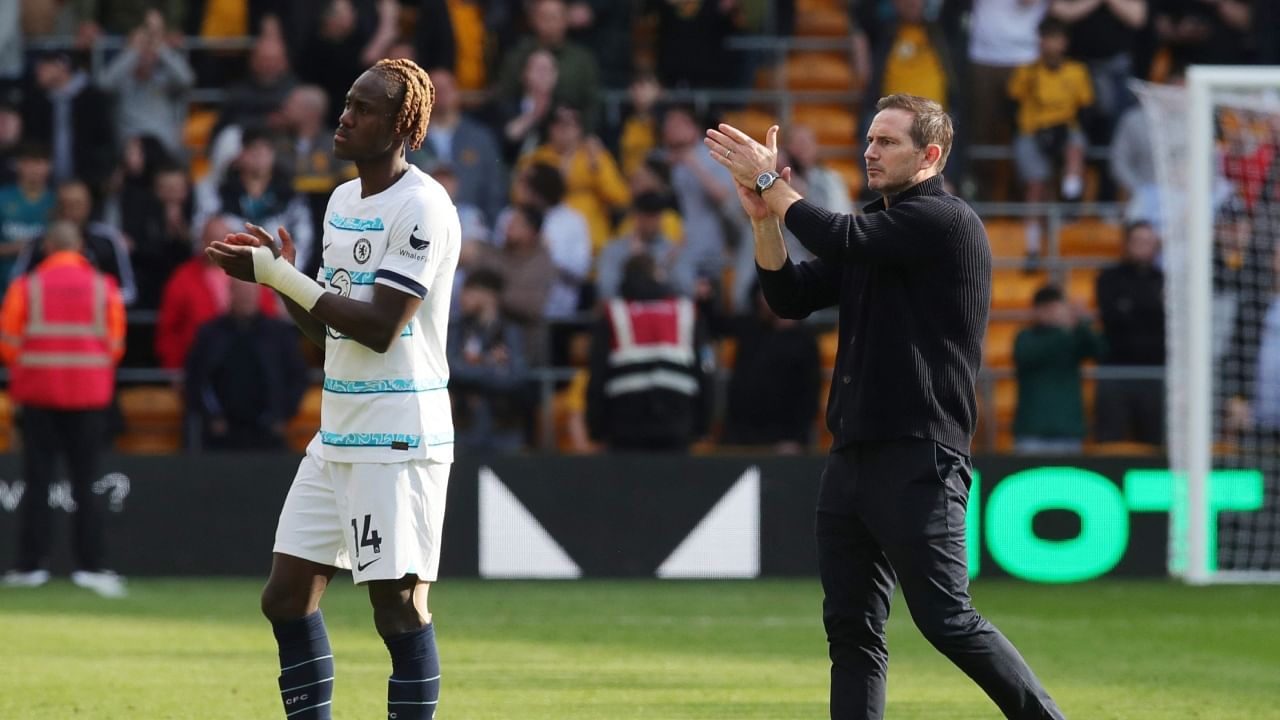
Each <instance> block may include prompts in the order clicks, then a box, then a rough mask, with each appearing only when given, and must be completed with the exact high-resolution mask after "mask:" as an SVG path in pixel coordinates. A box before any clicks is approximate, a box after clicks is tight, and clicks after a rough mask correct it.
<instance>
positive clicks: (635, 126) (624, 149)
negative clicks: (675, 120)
mask: <svg viewBox="0 0 1280 720" xmlns="http://www.w3.org/2000/svg"><path fill="white" fill-rule="evenodd" d="M660 97H662V86H661V85H659V84H658V78H657V77H656V76H654V74H653V73H651V72H648V71H644V72H641V73H639V74H637V75H636V76H635V79H633V80H632V81H631V85H630V86H628V87H627V98H628V99H629V100H630V103H631V104H630V107H629V108H627V112H626V117H625V118H623V120H622V127H621V128H619V130H618V160H619V161H621V163H622V173H623V174H624V175H626V176H627V177H631V176H632V175H633V174H634V173H635V172H636V171H637V170H638V169H640V166H641V164H643V163H644V161H645V158H646V157H648V156H649V154H650V153H652V152H653V150H654V148H656V147H657V145H658V127H659V125H658V119H659V118H658V112H657V110H658V99H659V98H660Z"/></svg>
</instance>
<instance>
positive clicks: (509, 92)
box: [496, 0, 600, 133]
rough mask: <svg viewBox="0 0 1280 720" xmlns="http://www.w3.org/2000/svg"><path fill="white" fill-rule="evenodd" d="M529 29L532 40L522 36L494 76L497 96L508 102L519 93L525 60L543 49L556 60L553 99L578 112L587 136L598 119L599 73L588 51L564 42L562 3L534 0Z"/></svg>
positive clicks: (565, 24)
mask: <svg viewBox="0 0 1280 720" xmlns="http://www.w3.org/2000/svg"><path fill="white" fill-rule="evenodd" d="M528 8H529V13H528V19H529V27H530V28H531V29H532V30H533V37H526V38H524V39H523V40H521V41H520V42H519V43H517V44H516V46H515V47H513V48H511V49H510V50H508V51H507V52H506V53H505V55H504V58H503V61H502V70H501V72H500V73H499V74H498V82H497V88H496V90H497V95H498V97H499V98H500V99H505V100H508V101H511V100H517V99H519V98H520V97H521V94H522V89H523V88H522V84H527V83H522V82H521V79H522V77H523V76H524V75H525V74H527V72H528V71H527V68H526V61H527V60H528V58H529V55H530V54H532V53H533V52H534V51H535V50H546V51H548V52H550V53H551V54H552V55H553V56H554V57H555V60H556V68H557V73H556V83H555V99H556V100H559V101H562V102H564V103H566V104H568V105H570V106H571V107H573V108H575V109H577V110H578V111H579V112H581V113H582V123H583V125H584V126H585V128H586V131H587V132H588V133H590V132H594V131H595V129H596V127H597V126H598V123H599V120H600V71H599V69H598V68H597V66H596V59H595V57H593V56H592V55H591V51H590V50H588V49H586V48H584V47H582V46H581V45H579V44H577V43H575V42H573V41H572V40H568V39H567V33H568V30H569V17H568V10H567V9H566V8H565V4H564V0H534V1H533V2H532V3H531V4H530V5H529V6H528Z"/></svg>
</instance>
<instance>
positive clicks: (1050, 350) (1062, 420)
mask: <svg viewBox="0 0 1280 720" xmlns="http://www.w3.org/2000/svg"><path fill="white" fill-rule="evenodd" d="M1031 304H1032V307H1031V317H1032V324H1031V326H1030V327H1028V328H1025V329H1024V330H1022V331H1021V332H1019V333H1018V336H1017V338H1015V339H1014V342H1013V364H1014V370H1015V372H1016V373H1017V378H1018V409H1017V412H1016V414H1015V415H1014V419H1013V441H1014V450H1016V451H1017V452H1020V453H1049V454H1058V455H1068V454H1074V453H1078V452H1080V450H1081V448H1083V446H1084V438H1085V433H1086V429H1085V419H1084V390H1083V380H1082V379H1081V376H1080V365H1081V363H1083V362H1084V361H1085V360H1086V359H1089V358H1092V359H1095V360H1096V359H1097V358H1098V357H1099V356H1100V355H1101V354H1102V350H1103V347H1102V338H1101V337H1099V336H1098V335H1097V334H1096V333H1095V332H1094V331H1093V327H1092V320H1091V318H1090V317H1089V315H1088V311H1086V310H1084V309H1083V308H1079V307H1075V306H1073V305H1071V303H1069V302H1068V301H1067V299H1066V298H1065V297H1064V296H1063V294H1062V290H1061V289H1060V288H1058V286H1056V285H1045V286H1044V287H1042V288H1040V289H1039V290H1037V291H1036V294H1035V297H1034V298H1033V299H1032V301H1031Z"/></svg>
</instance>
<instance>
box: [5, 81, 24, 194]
mask: <svg viewBox="0 0 1280 720" xmlns="http://www.w3.org/2000/svg"><path fill="white" fill-rule="evenodd" d="M20 97H21V91H19V90H18V89H17V88H8V89H0V187H4V186H6V185H11V184H13V183H15V182H17V181H18V157H17V153H18V147H19V146H20V145H21V144H22V112H21V111H20V109H19V108H20V105H21V101H20Z"/></svg>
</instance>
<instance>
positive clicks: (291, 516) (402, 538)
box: [274, 453, 450, 584]
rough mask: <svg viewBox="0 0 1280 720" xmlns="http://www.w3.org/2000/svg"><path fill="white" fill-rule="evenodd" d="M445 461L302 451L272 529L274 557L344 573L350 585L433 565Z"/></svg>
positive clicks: (436, 564) (427, 576)
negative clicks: (375, 459) (330, 456)
mask: <svg viewBox="0 0 1280 720" xmlns="http://www.w3.org/2000/svg"><path fill="white" fill-rule="evenodd" d="M449 467H450V465H449V464H448V463H434V462H428V461H426V460H412V461H408V462H400V463H335V462H326V461H324V460H321V459H319V458H317V457H315V456H314V455H312V454H311V453H307V455H306V457H304V458H303V459H302V463H301V464H300V465H299V466H298V474H297V475H296V476H295V477H294V478H293V485H292V486H290V487H289V494H288V496H286V497H285V499H284V507H283V508H281V510H280V522H279V524H277V526H276V543H275V548H274V550H275V552H278V553H283V554H285V555H293V556H294V557H300V558H302V559H304V560H310V561H312V562H316V563H320V564H322V565H331V566H333V567H339V568H344V569H348V570H350V571H351V577H352V579H353V580H355V582H356V583H357V584H360V583H365V582H369V581H370V580H396V579H399V578H402V577H404V576H405V575H409V574H413V575H417V576H418V577H419V578H420V579H422V580H424V581H427V582H434V581H435V579H436V574H437V571H438V570H439V568H440V535H441V527H442V526H443V525H444V503H445V495H446V494H447V492H448V488H449Z"/></svg>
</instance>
